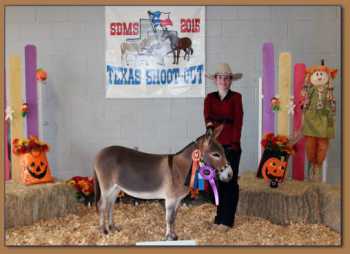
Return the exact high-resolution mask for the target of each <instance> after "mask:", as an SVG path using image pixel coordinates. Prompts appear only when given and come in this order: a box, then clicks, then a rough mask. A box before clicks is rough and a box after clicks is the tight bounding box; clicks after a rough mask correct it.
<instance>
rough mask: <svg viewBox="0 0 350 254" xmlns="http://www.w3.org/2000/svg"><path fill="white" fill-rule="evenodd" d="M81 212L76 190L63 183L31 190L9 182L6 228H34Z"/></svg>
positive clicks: (36, 187) (6, 200)
mask: <svg viewBox="0 0 350 254" xmlns="http://www.w3.org/2000/svg"><path fill="white" fill-rule="evenodd" d="M77 210H78V203H77V201H76V199H75V190H74V188H73V187H72V186H69V185H68V184H66V183H64V182H63V181H56V182H54V183H47V184H38V185H29V186H26V185H23V184H19V183H16V182H14V181H7V182H6V188H5V228H10V227H18V226H24V225H31V224H33V223H34V222H36V221H38V220H41V219H49V218H55V217H61V216H64V215H66V214H67V213H73V212H76V211H77Z"/></svg>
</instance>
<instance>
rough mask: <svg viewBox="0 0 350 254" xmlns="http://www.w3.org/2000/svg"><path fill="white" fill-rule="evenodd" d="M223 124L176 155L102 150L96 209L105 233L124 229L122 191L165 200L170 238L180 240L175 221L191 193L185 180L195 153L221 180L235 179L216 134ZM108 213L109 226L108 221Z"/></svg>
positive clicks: (113, 148) (97, 167) (98, 159)
mask: <svg viewBox="0 0 350 254" xmlns="http://www.w3.org/2000/svg"><path fill="white" fill-rule="evenodd" d="M222 128H223V126H222V125H221V126H219V127H217V128H216V129H215V130H214V131H212V130H208V131H207V132H206V134H205V135H202V136H201V137H199V138H197V139H196V141H194V142H192V143H190V144H189V145H187V146H186V147H184V148H183V149H182V150H181V151H179V152H178V153H176V154H148V153H143V152H139V151H136V150H132V149H129V148H125V147H121V146H110V147H106V148H104V149H102V150H101V151H100V152H99V153H98V155H97V157H96V160H95V163H94V183H95V193H96V194H95V195H96V199H95V200H96V208H97V211H98V213H99V217H100V228H101V231H102V232H103V233H105V234H108V233H109V232H112V231H113V230H120V229H119V227H117V226H115V225H114V223H113V217H112V211H113V206H114V203H115V200H116V198H117V195H118V193H119V192H120V191H123V192H125V193H126V194H128V195H130V196H133V197H136V198H141V199H165V209H166V215H165V219H166V234H165V239H166V240H176V239H177V235H176V234H175V230H174V224H175V218H176V211H177V208H178V206H179V204H180V202H181V200H182V199H183V198H184V197H185V196H186V195H187V194H188V193H189V186H186V185H185V180H186V177H187V175H188V174H189V171H190V168H191V164H192V152H193V151H194V150H195V149H199V150H200V152H201V159H203V160H204V162H205V163H206V164H209V165H211V166H212V167H213V168H214V169H215V170H216V174H217V175H218V177H219V179H220V180H221V181H225V182H227V181H229V180H230V179H231V178H232V174H233V173H232V169H231V167H230V165H229V163H228V161H227V159H226V156H225V152H224V149H223V147H222V146H221V145H220V144H219V143H218V142H217V140H216V137H217V136H218V135H219V134H220V132H221V131H222ZM106 213H108V226H106V224H105V217H106V215H107V214H106Z"/></svg>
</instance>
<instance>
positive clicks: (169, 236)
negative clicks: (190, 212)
mask: <svg viewBox="0 0 350 254" xmlns="http://www.w3.org/2000/svg"><path fill="white" fill-rule="evenodd" d="M165 240H167V241H176V240H177V235H176V234H175V233H172V234H171V233H170V234H167V235H166V236H165Z"/></svg>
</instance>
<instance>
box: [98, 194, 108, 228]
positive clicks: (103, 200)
mask: <svg viewBox="0 0 350 254" xmlns="http://www.w3.org/2000/svg"><path fill="white" fill-rule="evenodd" d="M97 205H98V212H99V216H100V230H101V232H102V233H104V234H108V231H107V228H106V224H105V213H106V207H107V199H106V197H105V195H104V193H103V192H101V198H100V200H99V201H98V204H97Z"/></svg>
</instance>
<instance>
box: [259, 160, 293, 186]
mask: <svg viewBox="0 0 350 254" xmlns="http://www.w3.org/2000/svg"><path fill="white" fill-rule="evenodd" d="M287 166H288V162H287V161H285V160H284V158H283V157H282V160H280V159H278V158H276V157H271V158H270V159H268V160H267V161H265V163H264V165H263V167H262V175H263V177H264V179H265V181H266V182H269V181H270V186H271V187H272V188H276V187H278V183H281V182H283V179H284V176H285V174H286V170H287Z"/></svg>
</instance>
